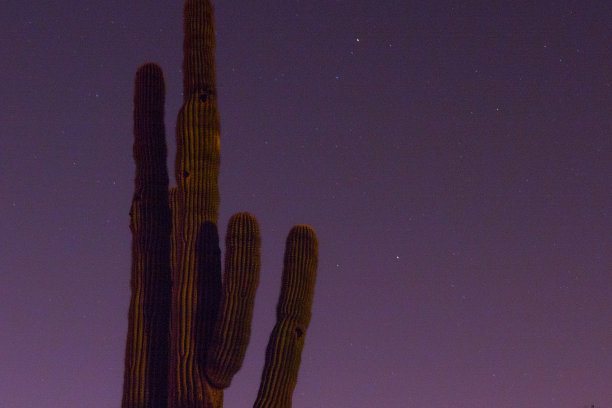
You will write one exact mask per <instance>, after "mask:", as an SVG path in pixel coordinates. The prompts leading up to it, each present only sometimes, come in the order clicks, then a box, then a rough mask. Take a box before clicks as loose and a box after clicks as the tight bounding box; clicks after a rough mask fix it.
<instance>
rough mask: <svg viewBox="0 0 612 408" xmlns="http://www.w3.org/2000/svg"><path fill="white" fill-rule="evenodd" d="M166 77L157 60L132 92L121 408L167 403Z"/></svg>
mask: <svg viewBox="0 0 612 408" xmlns="http://www.w3.org/2000/svg"><path fill="white" fill-rule="evenodd" d="M164 93H165V85H164V77H163V72H162V70H161V68H159V67H158V66H157V65H155V64H145V65H143V66H142V67H141V68H140V69H139V70H138V72H137V74H136V81H135V92H134V160H135V162H136V177H135V193H134V197H133V200H132V207H131V211H130V229H131V230H132V272H131V292H132V295H131V299H130V310H129V315H128V316H129V317H128V319H129V322H128V336H127V342H126V353H125V372H124V386H123V398H122V407H123V408H145V407H152V408H158V407H159V408H161V407H166V406H167V405H166V403H167V402H166V401H167V386H166V377H167V373H168V358H167V356H168V342H169V337H168V325H169V307H170V282H169V276H170V270H169V269H170V259H169V255H170V253H169V245H170V212H169V205H168V193H167V192H168V172H167V168H166V141H165V130H164V122H163V118H164Z"/></svg>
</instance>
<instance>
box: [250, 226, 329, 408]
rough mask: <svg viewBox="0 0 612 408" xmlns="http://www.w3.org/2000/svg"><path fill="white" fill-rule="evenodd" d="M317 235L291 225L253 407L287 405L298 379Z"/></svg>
mask: <svg viewBox="0 0 612 408" xmlns="http://www.w3.org/2000/svg"><path fill="white" fill-rule="evenodd" d="M317 247H318V245H317V238H316V235H315V232H314V230H313V229H312V228H310V227H309V226H308V225H297V226H295V227H293V228H292V229H291V231H290V232H289V236H288V237H287V243H286V246H285V260H284V265H283V278H282V286H281V295H280V299H279V300H278V305H277V307H276V325H275V326H274V329H273V330H272V333H271V334H270V340H269V341H268V348H267V349H266V363H265V365H264V370H263V374H262V378H261V385H260V387H259V393H258V395H257V400H256V401H255V405H254V407H255V408H271V407H274V408H290V407H291V396H292V395H293V390H294V388H295V385H296V383H297V375H298V370H299V367H300V361H301V356H302V349H303V348H304V339H305V337H306V329H307V328H308V324H309V323H310V309H311V306H312V298H313V295H314V285H315V278H316V272H317V262H318V254H317Z"/></svg>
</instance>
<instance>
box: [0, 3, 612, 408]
mask: <svg viewBox="0 0 612 408" xmlns="http://www.w3.org/2000/svg"><path fill="white" fill-rule="evenodd" d="M611 21H612V3H611V2H609V1H607V0H593V1H586V2H579V1H512V2H511V1H504V2H502V1H486V2H485V1H450V0H449V1H443V0H433V1H429V2H425V1H423V2H416V1H407V0H387V1H382V2H381V1H366V0H352V1H349V0H326V1H298V0H285V1H264V2H246V1H236V0H229V1H217V2H216V27H217V53H216V67H217V90H218V95H219V109H220V114H221V126H222V128H221V170H220V178H219V187H220V193H221V206H220V217H219V229H220V232H221V234H222V236H221V239H222V240H223V234H224V231H225V225H226V222H227V220H228V218H229V216H230V215H231V214H232V213H234V212H237V211H243V210H246V211H249V212H252V213H253V214H255V215H256V216H257V218H258V220H259V223H260V228H261V234H262V275H261V283H260V287H259V290H258V294H257V298H256V304H255V311H254V320H253V334H252V337H251V343H250V345H249V348H248V350H247V357H246V360H245V363H244V366H243V368H242V370H241V371H240V372H239V373H238V375H237V376H236V377H235V378H234V381H233V383H232V386H231V387H230V388H229V390H228V391H227V392H226V394H225V400H226V403H225V406H226V407H228V408H230V407H245V406H251V404H252V402H253V401H254V400H255V396H256V393H257V389H258V384H259V379H260V373H261V370H262V367H263V362H264V353H265V347H266V343H267V340H268V334H269V332H270V331H271V329H272V326H273V324H274V318H275V317H274V313H275V311H274V309H275V306H276V301H277V296H278V293H279V289H280V276H281V275H280V273H281V268H282V252H283V248H284V240H285V236H286V233H287V232H288V230H289V228H290V227H291V226H292V225H294V224H299V223H307V224H310V225H312V226H313V227H314V228H315V229H316V231H317V234H318V238H319V269H318V278H317V285H316V289H315V298H314V306H313V318H312V322H311V325H310V328H309V330H308V334H307V338H306V346H305V348H304V354H303V357H302V365H301V369H300V374H299V378H298V385H297V387H296V390H295V393H294V404H293V406H294V408H306V407H309V408H310V407H321V408H332V407H334V408H336V407H424V406H428V407H435V408H445V407H461V408H463V407H465V408H467V407H469V408H484V407H496V408H517V407H540V408H560V407H569V408H581V407H584V406H586V405H587V404H595V406H596V407H598V408H599V407H601V408H606V407H612V386H611V384H612V176H611V175H612V88H611V84H612V53H611V51H610V46H611V44H612V40H611V37H612V35H611V31H612V30H611V29H610V22H611ZM0 61H1V62H0V79H1V81H2V87H1V88H0V106H1V107H2V109H0V123H2V131H1V132H0V137H1V143H0V146H1V149H0V170H1V173H2V176H1V177H0V211H1V213H2V217H0V231H1V234H0V302H1V304H2V306H1V307H0V323H1V330H0V367H1V368H0V407H2V408H30V407H45V408H65V407H88V408H116V407H118V406H119V405H120V401H121V388H122V382H123V358H124V355H123V354H124V347H125V338H126V334H127V312H128V304H129V299H130V292H129V278H130V241H131V235H130V231H129V228H128V225H129V216H128V211H129V207H130V203H131V195H132V191H133V179H134V162H133V160H132V142H133V136H132V109H133V106H132V98H133V80H134V74H135V72H136V70H137V68H138V66H139V65H140V64H142V63H144V62H147V61H154V62H157V63H159V64H160V65H161V66H162V67H163V68H164V70H165V74H166V83H167V97H166V101H167V103H166V127H167V137H168V139H169V143H168V146H169V164H170V165H172V163H173V160H174V151H175V148H174V146H175V144H174V125H175V117H176V113H177V112H178V109H179V107H180V104H181V101H182V97H181V89H182V88H181V78H182V73H181V61H182V1H178V0H177V1H143V0H131V1H129V2H125V1H119V0H106V1H97V2H94V1H91V0H80V1H76V0H63V1H59V2H48V1H16V0H5V1H3V2H2V4H1V5H0ZM171 169H172V167H171ZM171 174H172V173H171ZM222 242H223V241H222Z"/></svg>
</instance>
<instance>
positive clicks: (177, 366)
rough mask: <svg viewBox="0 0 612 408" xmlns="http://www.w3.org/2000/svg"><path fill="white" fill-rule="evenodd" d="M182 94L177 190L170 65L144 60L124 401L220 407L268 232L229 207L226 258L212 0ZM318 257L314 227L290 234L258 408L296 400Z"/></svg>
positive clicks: (198, 10) (191, 24) (197, 31)
mask: <svg viewBox="0 0 612 408" xmlns="http://www.w3.org/2000/svg"><path fill="white" fill-rule="evenodd" d="M184 27H185V39H184V44H183V48H184V61H183V72H184V74H183V75H184V78H183V95H184V100H183V102H184V104H183V107H182V108H181V110H180V112H179V115H178V120H177V126H176V139H177V153H176V159H175V177H176V183H177V186H176V187H173V188H171V189H170V190H168V172H167V169H166V142H165V134H164V123H163V116H164V93H165V89H164V88H165V85H164V79H163V73H162V70H161V68H159V67H158V66H157V65H155V64H151V63H148V64H145V65H143V66H142V67H141V68H140V69H139V70H138V73H137V74H136V86H135V95H134V160H135V162H136V177H135V192H134V197H133V201H132V208H131V211H130V217H131V222H130V227H131V230H132V277H131V289H132V296H131V301H130V311H129V326H128V336H127V343H126V356H125V374H124V387H123V403H122V406H123V408H158V407H164V408H203V407H211V408H213V407H214V408H219V407H222V406H223V389H225V388H226V387H228V386H229V385H230V382H231V380H232V377H233V376H234V374H235V373H236V372H237V371H238V370H239V369H240V366H241V365H242V361H243V359H244V355H245V352H246V347H247V345H248V342H249V336H250V325H251V317H252V313H253V303H254V298H255V291H256V288H257V285H258V282H259V268H260V255H259V250H260V237H259V228H258V225H257V221H256V220H255V218H254V217H253V216H252V215H250V214H248V213H239V214H236V215H234V216H232V217H231V219H230V221H229V225H228V230H227V235H226V255H225V272H224V275H223V283H222V280H221V262H220V250H219V237H218V232H217V217H218V207H219V189H218V184H217V179H218V173H219V157H220V153H219V150H220V149H219V147H220V139H219V137H220V132H219V113H218V110H217V95H216V89H215V71H214V48H215V44H214V24H213V8H212V4H211V3H210V0H187V1H186V3H185V9H184ZM316 268H317V239H316V236H315V233H314V231H313V230H312V228H310V227H309V226H306V225H299V226H296V227H294V228H293V229H292V230H291V231H290V233H289V236H288V237H287V243H286V249H285V260H284V267H283V277H282V287H281V295H280V299H279V303H278V307H277V322H276V325H275V327H274V329H273V331H272V334H271V336H270V340H269V343H268V348H267V351H266V362H265V367H264V371H263V374H262V381H261V386H260V389H259V394H258V397H257V400H256V402H255V406H256V407H281V408H285V407H290V406H291V395H292V393H293V389H294V387H295V384H296V381H297V372H298V368H299V364H300V357H301V352H302V348H303V345H304V337H305V334H306V328H307V327H308V323H309V321H310V309H311V305H312V297H313V291H314V283H315V275H316Z"/></svg>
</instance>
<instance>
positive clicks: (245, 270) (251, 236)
mask: <svg viewBox="0 0 612 408" xmlns="http://www.w3.org/2000/svg"><path fill="white" fill-rule="evenodd" d="M260 246H261V239H260V236H259V226H258V225H257V220H256V219H255V217H254V216H253V215H251V214H249V213H239V214H235V215H233V216H232V218H231V219H230V220H229V223H228V227H227V234H226V240H225V248H226V252H225V273H224V275H223V289H222V291H221V303H220V307H219V315H218V317H217V322H216V325H215V330H214V333H213V339H212V341H211V346H210V348H209V350H208V358H207V360H206V376H207V378H208V380H209V381H210V382H211V384H212V385H214V386H215V387H217V388H227V387H228V386H229V385H230V382H231V380H232V377H233V376H234V374H236V372H238V370H239V369H240V367H241V366H242V361H243V360H244V355H245V352H246V349H247V345H248V344H249V338H250V335H251V318H252V316H253V305H254V302H255V292H256V290H257V286H258V284H259V269H260V265H261V261H260V254H259V250H260Z"/></svg>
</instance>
